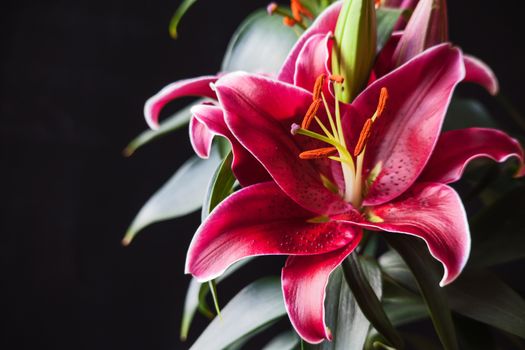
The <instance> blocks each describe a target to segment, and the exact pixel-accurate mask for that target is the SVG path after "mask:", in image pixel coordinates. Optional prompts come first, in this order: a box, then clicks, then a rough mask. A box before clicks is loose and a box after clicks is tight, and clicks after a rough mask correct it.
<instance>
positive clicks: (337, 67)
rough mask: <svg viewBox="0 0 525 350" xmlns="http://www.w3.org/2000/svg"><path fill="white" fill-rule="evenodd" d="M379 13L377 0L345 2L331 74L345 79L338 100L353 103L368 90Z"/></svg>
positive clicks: (337, 29)
mask: <svg viewBox="0 0 525 350" xmlns="http://www.w3.org/2000/svg"><path fill="white" fill-rule="evenodd" d="M376 30H377V28H376V12H375V6H374V0H345V1H344V4H343V7H342V8H341V12H340V13H339V18H338V20H337V26H336V28H335V42H334V48H333V52H332V73H333V74H334V75H340V76H342V77H343V78H344V82H343V85H342V86H343V89H342V91H340V89H336V94H337V98H338V99H340V100H341V101H343V102H351V101H352V100H353V99H354V98H355V97H356V96H357V95H358V94H359V93H360V92H361V91H362V90H363V89H364V88H365V87H366V84H367V83H368V80H369V78H370V72H371V71H372V66H373V64H374V60H375V56H376V41H377V33H376Z"/></svg>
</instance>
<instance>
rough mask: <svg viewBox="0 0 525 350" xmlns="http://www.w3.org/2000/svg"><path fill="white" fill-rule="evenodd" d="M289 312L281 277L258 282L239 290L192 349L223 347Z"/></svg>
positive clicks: (205, 349)
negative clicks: (284, 300)
mask: <svg viewBox="0 0 525 350" xmlns="http://www.w3.org/2000/svg"><path fill="white" fill-rule="evenodd" d="M285 314H286V309H285V307H284V302H283V297H282V291H281V284H280V281H279V278H276V277H268V278H263V279H260V280H257V281H255V282H254V283H252V284H250V285H249V286H247V287H246V288H244V289H243V290H241V291H240V292H239V294H237V295H236V296H235V297H234V298H233V299H232V300H231V301H230V302H229V303H228V304H227V305H226V306H225V307H224V308H223V310H222V319H219V318H215V319H214V320H213V321H212V322H211V323H210V325H209V326H208V327H207V328H206V329H205V330H204V332H202V334H201V335H200V337H199V338H198V339H197V341H196V342H195V343H194V344H193V345H192V347H191V348H190V349H191V350H199V349H204V350H208V349H210V344H213V348H215V349H223V348H226V347H228V346H230V345H232V344H234V343H235V342H236V341H238V340H240V339H243V337H246V336H249V335H252V334H254V333H255V332H257V331H260V330H261V329H262V328H264V327H265V326H267V325H268V324H270V323H272V322H274V321H275V320H277V319H278V318H280V317H282V316H284V315H285Z"/></svg>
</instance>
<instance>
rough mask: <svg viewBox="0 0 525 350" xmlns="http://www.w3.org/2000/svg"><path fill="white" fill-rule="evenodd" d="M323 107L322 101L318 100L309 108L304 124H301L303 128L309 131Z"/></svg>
mask: <svg viewBox="0 0 525 350" xmlns="http://www.w3.org/2000/svg"><path fill="white" fill-rule="evenodd" d="M320 105H321V99H317V100H315V101H314V102H312V104H311V105H310V107H309V108H308V111H307V112H306V114H305V116H304V118H303V122H302V123H301V128H303V129H308V128H309V127H310V124H312V120H314V117H315V114H316V113H317V110H319V106H320Z"/></svg>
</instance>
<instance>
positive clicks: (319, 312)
mask: <svg viewBox="0 0 525 350" xmlns="http://www.w3.org/2000/svg"><path fill="white" fill-rule="evenodd" d="M360 240H361V231H359V234H358V235H357V236H356V238H355V239H354V240H353V241H351V242H350V243H349V244H348V245H347V246H346V247H344V248H342V249H339V250H337V251H333V252H331V253H327V254H319V255H313V256H291V257H289V258H288V260H287V261H286V265H285V266H284V268H283V270H282V276H281V279H282V286H283V294H284V304H285V306H286V310H287V311H288V315H289V317H290V321H291V322H292V325H293V326H294V328H295V330H296V331H297V333H298V334H299V335H300V336H301V338H303V339H304V340H306V341H307V342H309V343H312V344H317V343H320V342H322V341H323V340H325V339H328V340H332V334H331V332H330V329H328V327H326V324H325V321H324V318H325V308H324V299H325V295H326V285H327V284H328V279H329V277H330V274H331V273H332V271H334V270H335V269H336V268H337V266H339V265H340V264H341V262H342V261H343V260H344V259H345V258H346V257H347V256H348V255H349V254H350V253H351V252H352V251H353V250H354V249H355V247H356V246H357V244H358V243H359V241H360Z"/></svg>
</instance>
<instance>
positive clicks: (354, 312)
mask: <svg viewBox="0 0 525 350" xmlns="http://www.w3.org/2000/svg"><path fill="white" fill-rule="evenodd" d="M367 272H368V270H367ZM370 277H371V278H372V280H373V281H374V282H375V284H374V288H375V292H377V293H378V295H381V285H380V283H379V284H378V283H377V279H376V278H375V277H373V276H370ZM325 313H326V315H325V320H326V324H327V326H328V328H330V329H331V331H332V334H333V340H332V341H331V342H329V341H324V342H322V343H321V344H318V345H310V344H306V345H305V349H308V350H347V349H362V348H363V344H364V343H365V340H366V335H367V333H368V329H369V328H370V322H369V321H368V320H367V318H366V317H365V315H363V312H362V311H361V309H360V308H359V306H358V305H357V302H356V300H355V298H354V296H353V294H352V292H351V291H350V288H349V287H348V284H347V283H346V282H345V280H344V275H343V271H342V268H337V269H336V270H335V271H334V272H332V275H331V276H330V280H329V283H328V286H327V289H326V300H325Z"/></svg>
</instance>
